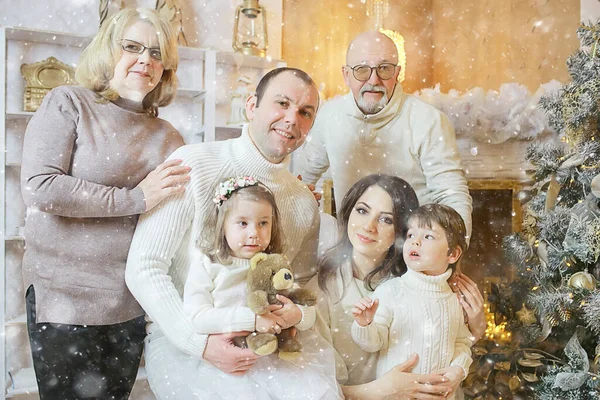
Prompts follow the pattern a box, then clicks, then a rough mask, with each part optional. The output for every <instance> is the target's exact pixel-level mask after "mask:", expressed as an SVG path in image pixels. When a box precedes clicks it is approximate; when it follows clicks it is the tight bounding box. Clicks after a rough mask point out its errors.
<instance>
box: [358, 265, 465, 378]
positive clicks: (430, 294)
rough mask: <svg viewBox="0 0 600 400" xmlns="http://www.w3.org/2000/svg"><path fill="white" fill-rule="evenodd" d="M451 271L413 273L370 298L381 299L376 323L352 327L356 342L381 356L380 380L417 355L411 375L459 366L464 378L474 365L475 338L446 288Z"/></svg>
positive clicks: (379, 366)
mask: <svg viewBox="0 0 600 400" xmlns="http://www.w3.org/2000/svg"><path fill="white" fill-rule="evenodd" d="M451 274H452V270H450V269H448V270H447V271H446V272H445V273H444V274H442V275H438V276H428V275H425V274H422V273H420V272H415V271H413V270H411V269H410V268H409V269H408V271H407V272H406V273H405V274H404V275H402V276H401V277H399V278H394V279H391V280H388V281H385V282H383V283H382V284H381V285H379V286H378V287H377V289H375V292H374V293H373V296H372V297H371V298H372V299H379V308H378V309H377V313H376V314H375V319H374V320H373V322H372V323H371V324H369V325H367V326H365V327H361V326H360V325H358V324H357V323H356V322H354V323H353V324H352V339H353V340H354V342H355V343H356V344H358V345H359V346H360V347H361V348H362V349H363V350H365V351H367V352H376V351H379V360H378V362H377V377H378V378H379V377H381V376H383V375H384V374H385V373H386V372H388V371H389V370H390V369H392V368H393V367H394V366H395V365H397V364H399V363H401V362H404V361H406V360H407V359H408V358H409V357H410V355H411V354H413V353H417V354H418V355H419V361H418V363H417V365H416V366H415V367H414V368H413V370H412V372H413V373H417V374H428V373H430V372H432V371H435V370H437V369H440V368H445V367H448V366H452V365H456V366H460V367H462V368H463V369H464V372H465V375H464V376H465V377H466V376H467V373H468V371H469V366H470V365H471V362H472V359H471V350H470V348H471V345H472V342H471V339H470V337H471V333H470V332H469V329H468V328H467V326H466V325H465V323H464V319H463V313H462V308H461V306H460V303H459V302H458V299H457V297H456V294H455V293H453V292H452V289H450V286H449V285H448V282H447V280H448V278H449V277H450V275H451Z"/></svg>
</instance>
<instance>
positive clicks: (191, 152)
mask: <svg viewBox="0 0 600 400" xmlns="http://www.w3.org/2000/svg"><path fill="white" fill-rule="evenodd" d="M169 158H170V159H182V160H183V165H189V166H190V167H191V168H192V170H191V172H190V177H191V180H190V183H189V184H188V186H187V187H186V191H185V193H183V194H181V195H177V196H174V197H173V198H171V199H167V200H166V201H163V202H162V203H161V204H159V205H158V206H157V207H155V208H154V209H153V210H152V211H151V212H149V213H146V214H144V215H143V217H142V218H140V220H139V222H138V226H137V229H136V232H135V235H134V237H133V242H132V244H131V248H130V251H129V256H128V259H127V268H126V272H125V279H126V282H127V286H128V287H129V290H130V291H131V293H133V295H134V296H135V298H136V299H137V301H138V302H139V303H140V305H141V306H142V307H143V308H144V310H145V311H146V313H147V314H148V317H149V318H150V319H151V320H152V321H154V322H155V323H156V324H157V325H158V327H159V329H160V330H162V331H163V332H164V334H165V336H167V338H168V339H169V340H170V341H171V342H172V343H173V344H174V345H175V346H177V347H178V348H180V349H181V350H183V351H185V352H186V353H188V354H190V355H192V356H196V357H202V354H203V353H204V348H205V346H206V340H207V336H206V335H202V334H198V333H196V332H195V330H194V326H193V324H192V321H191V319H190V318H189V317H188V316H186V315H185V312H184V310H183V302H182V296H183V288H184V283H185V280H186V277H187V275H188V270H189V268H190V267H191V266H192V265H193V264H194V262H196V261H195V260H198V258H196V257H195V256H194V255H195V252H196V251H197V246H196V241H197V239H198V237H199V235H200V232H201V230H202V228H203V226H202V224H203V222H204V218H205V215H206V213H207V212H213V211H214V207H215V205H214V203H213V202H212V198H213V196H214V190H215V188H216V185H217V184H218V183H219V182H221V181H223V180H224V179H226V178H229V177H232V176H237V175H242V174H244V175H252V176H254V177H255V178H256V179H258V180H259V181H261V182H262V183H264V184H265V185H266V186H267V187H268V188H269V189H271V191H272V192H273V194H274V195H275V200H276V202H277V206H278V208H279V211H280V213H281V222H282V225H283V232H284V235H285V255H286V256H287V257H288V259H289V260H291V262H292V266H293V268H294V272H295V275H296V277H297V280H298V282H299V283H300V284H302V283H305V282H306V281H308V279H310V277H311V276H312V275H314V274H315V272H316V250H317V242H318V238H317V236H318V232H319V214H318V208H317V203H316V201H315V199H314V196H313V194H312V193H311V191H310V190H308V188H307V187H306V185H305V184H303V183H302V182H300V181H299V180H298V179H296V177H295V176H293V175H292V174H291V173H290V172H289V171H288V169H287V167H288V163H289V157H286V159H285V160H284V161H282V162H281V163H280V164H272V163H270V162H269V161H267V160H266V159H265V158H264V157H263V156H262V154H261V153H260V152H259V151H258V149H257V148H256V147H255V146H254V143H253V142H252V140H251V138H250V136H249V134H248V127H247V126H245V127H244V129H243V132H242V136H241V137H240V138H237V139H232V140H228V141H225V142H210V143H202V144H196V145H189V146H184V147H181V148H179V149H178V150H177V151H175V152H174V153H173V154H172V155H171V156H170V157H169Z"/></svg>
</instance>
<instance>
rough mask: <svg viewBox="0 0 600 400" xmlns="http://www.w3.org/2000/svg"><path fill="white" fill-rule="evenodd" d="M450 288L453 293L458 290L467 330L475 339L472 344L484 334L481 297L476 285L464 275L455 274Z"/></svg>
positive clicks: (483, 314) (482, 301)
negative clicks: (467, 324)
mask: <svg viewBox="0 0 600 400" xmlns="http://www.w3.org/2000/svg"><path fill="white" fill-rule="evenodd" d="M450 286H451V287H452V288H453V290H454V291H455V292H456V291H457V290H458V291H457V295H458V301H459V302H460V305H461V306H462V308H463V309H464V310H465V312H466V313H467V320H468V323H469V330H470V331H471V334H472V335H473V337H474V338H475V340H474V342H477V341H478V340H479V339H481V338H482V337H483V335H484V334H485V328H486V321H485V313H484V312H483V311H484V310H483V303H484V300H483V296H482V295H481V293H480V292H479V288H478V287H477V284H476V283H475V282H473V281H472V280H471V278H469V277H468V276H466V275H464V274H456V275H455V276H454V281H453V284H451V285H450ZM455 288H456V289H457V290H455Z"/></svg>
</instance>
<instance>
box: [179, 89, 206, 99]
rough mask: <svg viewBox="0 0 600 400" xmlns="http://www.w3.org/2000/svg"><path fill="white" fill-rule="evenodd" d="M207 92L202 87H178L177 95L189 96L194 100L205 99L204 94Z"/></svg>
mask: <svg viewBox="0 0 600 400" xmlns="http://www.w3.org/2000/svg"><path fill="white" fill-rule="evenodd" d="M205 94H206V91H205V90H201V89H192V88H184V87H182V88H177V95H178V96H181V97H189V98H192V99H194V100H203V99H204V95H205Z"/></svg>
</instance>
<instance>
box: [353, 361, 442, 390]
mask: <svg viewBox="0 0 600 400" xmlns="http://www.w3.org/2000/svg"><path fill="white" fill-rule="evenodd" d="M417 359H418V357H417V355H416V354H413V355H412V356H411V357H410V358H409V359H408V360H407V361H405V362H403V363H402V364H398V365H396V366H395V367H394V368H392V369H391V370H389V371H388V372H387V373H386V374H385V375H383V376H382V377H381V378H379V379H376V380H374V381H373V382H369V383H365V384H363V385H357V386H344V387H343V388H342V390H343V391H344V395H345V396H346V399H347V400H348V399H352V400H354V399H357V400H358V399H360V400H383V399H401V400H409V399H425V400H440V399H444V398H445V397H446V393H450V392H451V391H452V386H451V385H450V384H449V382H448V378H446V377H445V376H443V375H441V374H433V373H432V374H428V375H420V374H412V373H410V372H405V371H410V370H411V369H412V368H413V367H414V366H415V364H416V363H417Z"/></svg>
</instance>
